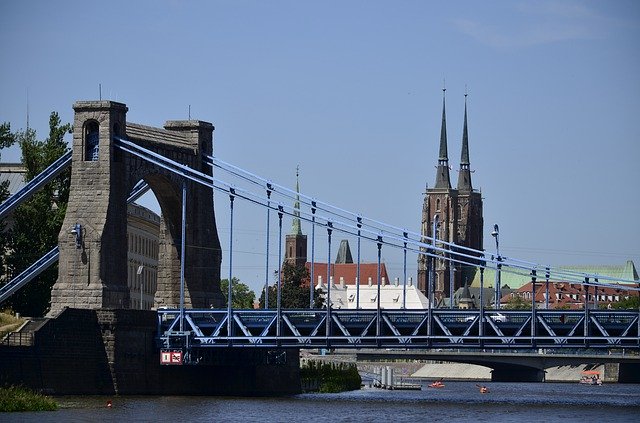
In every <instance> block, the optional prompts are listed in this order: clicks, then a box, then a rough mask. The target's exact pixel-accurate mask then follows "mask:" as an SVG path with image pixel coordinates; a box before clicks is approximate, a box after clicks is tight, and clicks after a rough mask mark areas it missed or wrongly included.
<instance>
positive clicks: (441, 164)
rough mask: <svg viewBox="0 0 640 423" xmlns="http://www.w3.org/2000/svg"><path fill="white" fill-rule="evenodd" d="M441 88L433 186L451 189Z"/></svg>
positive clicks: (444, 89) (445, 121)
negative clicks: (438, 149)
mask: <svg viewBox="0 0 640 423" xmlns="http://www.w3.org/2000/svg"><path fill="white" fill-rule="evenodd" d="M446 91H447V89H446V88H443V89H442V127H441V128H440V155H439V157H438V171H437V172H438V173H437V175H436V185H435V188H446V189H451V180H450V178H449V157H448V155H447V116H446V110H445V109H446V107H445V92H446Z"/></svg>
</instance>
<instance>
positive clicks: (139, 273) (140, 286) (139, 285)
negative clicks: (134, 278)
mask: <svg viewBox="0 0 640 423" xmlns="http://www.w3.org/2000/svg"><path fill="white" fill-rule="evenodd" d="M142 269H144V266H143V265H142V264H141V265H140V266H138V271H137V272H136V274H137V275H138V287H139V288H140V310H142V291H143V290H142V282H143V281H142V278H141V277H140V275H142Z"/></svg>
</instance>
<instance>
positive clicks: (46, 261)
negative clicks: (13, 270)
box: [0, 245, 60, 303]
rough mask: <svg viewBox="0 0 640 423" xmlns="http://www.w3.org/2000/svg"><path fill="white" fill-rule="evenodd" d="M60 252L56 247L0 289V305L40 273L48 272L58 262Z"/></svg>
mask: <svg viewBox="0 0 640 423" xmlns="http://www.w3.org/2000/svg"><path fill="white" fill-rule="evenodd" d="M59 256H60V250H59V248H58V246H57V245H56V246H55V247H54V248H52V249H51V250H50V251H49V252H48V253H46V254H45V255H44V256H42V257H41V258H40V259H38V261H36V262H35V263H33V264H32V265H31V266H29V267H27V268H26V269H25V270H24V271H22V272H21V273H20V274H19V275H18V276H16V277H15V278H13V279H11V280H10V281H9V282H7V283H6V284H4V285H3V286H2V287H1V288H0V303H2V302H4V301H5V300H6V299H7V298H9V297H11V296H12V295H13V294H14V293H15V292H16V291H17V290H19V289H20V288H22V287H23V286H25V285H26V284H27V283H29V282H31V281H32V280H33V279H34V278H35V277H37V276H38V275H39V274H40V273H42V272H43V271H45V270H47V269H48V268H49V266H51V265H52V264H53V263H55V262H57V261H58V258H59Z"/></svg>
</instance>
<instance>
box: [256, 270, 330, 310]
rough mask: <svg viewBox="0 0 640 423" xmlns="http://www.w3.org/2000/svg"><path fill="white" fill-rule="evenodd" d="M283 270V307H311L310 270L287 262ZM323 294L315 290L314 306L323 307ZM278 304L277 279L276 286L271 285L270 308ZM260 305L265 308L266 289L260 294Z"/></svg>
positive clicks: (281, 298)
mask: <svg viewBox="0 0 640 423" xmlns="http://www.w3.org/2000/svg"><path fill="white" fill-rule="evenodd" d="M281 272H282V277H281V283H282V285H281V290H280V301H281V306H282V308H309V282H310V280H309V270H307V268H306V267H305V266H295V265H293V264H290V263H286V262H285V263H283V264H282V268H281ZM276 276H277V272H276ZM305 285H306V286H305ZM321 294H322V291H321V290H319V289H315V290H314V294H313V302H314V304H313V307H314V308H321V307H322V305H323V304H324V300H323V299H322V297H321ZM277 306H278V289H277V281H276V285H275V286H270V287H269V308H276V307H277ZM260 307H262V308H264V290H262V295H261V296H260Z"/></svg>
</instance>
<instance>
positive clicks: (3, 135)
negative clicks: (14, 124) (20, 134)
mask: <svg viewBox="0 0 640 423" xmlns="http://www.w3.org/2000/svg"><path fill="white" fill-rule="evenodd" d="M14 142H15V137H14V136H13V133H11V124H9V123H7V122H5V123H3V124H1V125H0V148H7V147H10V146H12V145H13V143H14Z"/></svg>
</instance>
